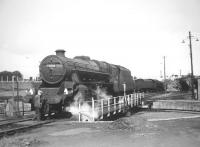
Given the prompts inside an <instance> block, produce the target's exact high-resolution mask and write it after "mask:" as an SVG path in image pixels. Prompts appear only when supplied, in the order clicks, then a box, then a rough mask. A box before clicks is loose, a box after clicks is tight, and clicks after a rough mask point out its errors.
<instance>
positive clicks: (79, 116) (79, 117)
mask: <svg viewBox="0 0 200 147" xmlns="http://www.w3.org/2000/svg"><path fill="white" fill-rule="evenodd" d="M78 121H79V122H80V121H81V104H80V102H78Z"/></svg>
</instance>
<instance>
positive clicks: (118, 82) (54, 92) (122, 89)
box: [39, 50, 164, 117]
mask: <svg viewBox="0 0 200 147" xmlns="http://www.w3.org/2000/svg"><path fill="white" fill-rule="evenodd" d="M39 70H40V78H41V80H42V84H41V85H40V89H41V90H42V91H43V99H45V101H43V102H44V103H43V105H42V107H41V117H42V116H44V115H45V114H47V113H48V114H51V113H61V112H63V111H64V109H65V108H66V107H68V106H70V104H72V103H73V102H74V101H75V100H76V101H77V97H76V96H77V95H78V94H81V97H82V99H79V100H78V101H79V102H80V103H81V102H83V101H90V100H91V98H94V99H97V98H98V94H97V93H96V90H97V89H99V88H100V89H104V90H105V91H106V92H107V94H108V95H109V94H110V95H112V96H119V95H124V94H131V93H133V92H134V91H149V90H152V91H160V90H162V89H164V88H163V86H162V83H160V82H159V81H156V80H143V79H138V80H133V77H132V75H131V72H130V70H128V69H127V68H125V67H122V66H120V65H114V64H109V63H107V62H103V61H97V60H91V59H90V58H89V57H88V56H76V57H74V58H73V59H70V58H67V57H66V56H65V51H64V50H56V55H49V56H47V57H45V58H44V59H43V60H42V62H41V63H40V66H39Z"/></svg>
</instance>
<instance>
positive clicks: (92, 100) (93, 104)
mask: <svg viewBox="0 0 200 147" xmlns="http://www.w3.org/2000/svg"><path fill="white" fill-rule="evenodd" d="M92 120H93V121H95V118H94V98H93V97H92Z"/></svg>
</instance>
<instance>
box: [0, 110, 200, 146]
mask: <svg viewBox="0 0 200 147" xmlns="http://www.w3.org/2000/svg"><path fill="white" fill-rule="evenodd" d="M150 120H154V121H150ZM199 124H200V114H198V113H196V114H189V113H177V112H140V113H137V114H135V115H132V116H131V117H124V118H120V119H118V120H116V121H107V122H95V123H89V122H85V123H78V122H69V121H66V120H58V121H57V122H54V123H51V124H47V125H45V126H43V127H41V128H37V129H34V130H31V131H29V132H27V133H23V134H17V135H15V136H13V137H9V138H3V139H2V140H1V141H0V146H2V147H10V146H13V147H28V146H31V147H58V146H59V147H62V146H63V147H65V146H73V147H85V146H87V147H94V146H99V147H108V146H109V147H118V146H120V147H121V146H126V147H129V146H130V147H131V146H137V147H140V146H142V147H155V146H156V147H165V146H166V147H179V146H181V147H188V146H190V147H199V146H200V125H199Z"/></svg>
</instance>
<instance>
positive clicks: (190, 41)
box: [189, 31, 194, 99]
mask: <svg viewBox="0 0 200 147" xmlns="http://www.w3.org/2000/svg"><path fill="white" fill-rule="evenodd" d="M189 47H190V63H191V87H192V89H191V91H192V99H194V84H193V83H194V75H193V59H192V35H191V32H190V31H189Z"/></svg>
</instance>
